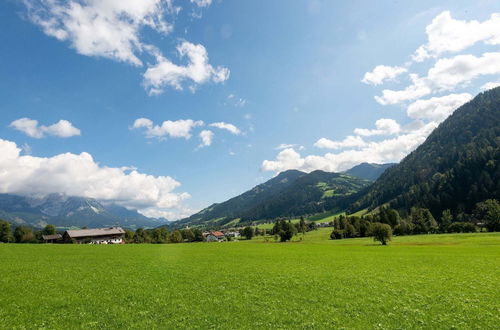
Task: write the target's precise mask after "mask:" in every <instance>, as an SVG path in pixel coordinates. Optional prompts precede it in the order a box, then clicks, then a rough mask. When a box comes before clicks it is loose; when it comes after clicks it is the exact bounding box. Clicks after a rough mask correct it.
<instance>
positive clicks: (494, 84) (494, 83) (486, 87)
mask: <svg viewBox="0 0 500 330" xmlns="http://www.w3.org/2000/svg"><path fill="white" fill-rule="evenodd" d="M498 86H500V81H492V82H488V83H486V84H484V85H483V86H481V88H480V89H481V90H483V91H487V90H489V89H493V88H495V87H498Z"/></svg>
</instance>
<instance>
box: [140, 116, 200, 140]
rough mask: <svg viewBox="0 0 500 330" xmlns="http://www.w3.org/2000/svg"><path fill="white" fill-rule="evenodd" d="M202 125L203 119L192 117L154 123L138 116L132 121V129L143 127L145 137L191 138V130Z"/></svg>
mask: <svg viewBox="0 0 500 330" xmlns="http://www.w3.org/2000/svg"><path fill="white" fill-rule="evenodd" d="M198 126H203V121H201V120H197V121H194V120H192V119H179V120H176V121H171V120H166V121H164V122H163V123H162V124H161V125H154V124H153V121H151V120H150V119H148V118H138V119H136V120H135V121H134V124H133V125H132V129H141V128H144V129H145V135H146V137H147V138H158V139H164V138H166V137H167V136H168V137H171V138H185V139H189V138H191V130H192V129H193V128H195V127H198Z"/></svg>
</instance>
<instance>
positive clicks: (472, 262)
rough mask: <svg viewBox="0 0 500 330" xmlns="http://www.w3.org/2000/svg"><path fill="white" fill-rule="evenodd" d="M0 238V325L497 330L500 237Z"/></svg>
mask: <svg viewBox="0 0 500 330" xmlns="http://www.w3.org/2000/svg"><path fill="white" fill-rule="evenodd" d="M328 234H329V229H328V228H325V229H321V230H318V231H315V232H312V233H308V234H306V235H305V236H303V237H302V236H301V235H299V236H298V237H297V238H296V241H295V242H290V243H275V242H274V241H273V240H272V238H268V239H267V241H269V242H266V240H265V239H263V238H261V237H259V238H258V239H254V240H252V241H240V242H225V243H190V244H166V245H152V244H147V245H146V244H145V245H108V246H106V245H22V244H16V245H14V244H1V245H0V328H5V329H38V328H46V329H51V328H137V329H149V328H198V329H207V328H232V329H234V328H244V329H245V328H246V329H255V328H282V329H290V328H301V329H304V328H306V329H315V328H318V329H324V328H354V329H385V328H391V329H410V328H411V329H414V328H422V329H494V328H496V329H498V325H499V324H500V286H499V282H500V234H498V233H497V234H489V233H482V234H453V235H451V234H450V235H422V236H408V237H396V238H394V239H393V241H392V242H391V243H390V245H389V246H381V245H379V244H375V243H374V242H373V241H371V240H370V239H361V238H360V239H345V240H338V241H330V240H328V239H327V238H328Z"/></svg>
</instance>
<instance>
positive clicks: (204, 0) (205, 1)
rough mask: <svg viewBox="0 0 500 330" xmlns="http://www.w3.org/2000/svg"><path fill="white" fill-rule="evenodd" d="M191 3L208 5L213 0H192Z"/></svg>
mask: <svg viewBox="0 0 500 330" xmlns="http://www.w3.org/2000/svg"><path fill="white" fill-rule="evenodd" d="M190 1H191V3H194V4H196V5H197V6H198V7H208V6H210V5H211V4H212V0H190Z"/></svg>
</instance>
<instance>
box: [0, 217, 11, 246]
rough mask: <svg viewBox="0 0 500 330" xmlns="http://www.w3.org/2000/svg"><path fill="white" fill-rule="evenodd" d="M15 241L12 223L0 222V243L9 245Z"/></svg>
mask: <svg viewBox="0 0 500 330" xmlns="http://www.w3.org/2000/svg"><path fill="white" fill-rule="evenodd" d="M12 241H13V237H12V232H11V231H10V223H8V222H7V221H3V220H0V242H4V243H9V242H12Z"/></svg>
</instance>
